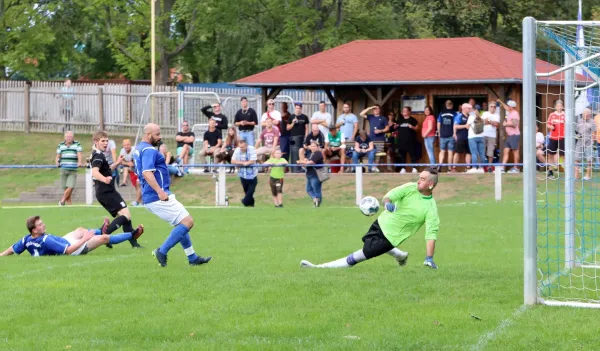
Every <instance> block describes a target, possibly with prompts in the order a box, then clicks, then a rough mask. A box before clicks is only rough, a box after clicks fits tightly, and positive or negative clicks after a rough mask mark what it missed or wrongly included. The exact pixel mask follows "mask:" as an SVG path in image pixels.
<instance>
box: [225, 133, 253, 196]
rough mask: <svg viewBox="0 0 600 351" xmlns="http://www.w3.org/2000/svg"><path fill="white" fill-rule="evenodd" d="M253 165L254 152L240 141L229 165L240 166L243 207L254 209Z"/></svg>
mask: <svg viewBox="0 0 600 351" xmlns="http://www.w3.org/2000/svg"><path fill="white" fill-rule="evenodd" d="M255 163H256V152H255V151H254V147H252V146H249V145H248V143H247V142H246V140H240V146H239V147H238V148H236V149H235V151H234V152H233V156H232V157H231V164H233V165H237V166H240V170H239V171H238V176H239V177H240V182H241V183H242V188H243V189H244V198H243V199H242V205H244V207H254V191H255V190H256V185H257V184H258V180H257V178H256V174H257V169H256V168H255V167H253V165H254V164H255Z"/></svg>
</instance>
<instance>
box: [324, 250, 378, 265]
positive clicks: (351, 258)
mask: <svg viewBox="0 0 600 351" xmlns="http://www.w3.org/2000/svg"><path fill="white" fill-rule="evenodd" d="M366 259H367V258H366V257H365V254H364V253H363V251H362V249H361V250H358V251H356V252H353V253H351V254H350V255H348V257H344V258H340V259H339V260H335V261H332V262H328V263H323V264H319V265H316V266H315V267H317V268H347V267H352V266H354V265H355V264H357V263H360V262H362V261H364V260H366Z"/></svg>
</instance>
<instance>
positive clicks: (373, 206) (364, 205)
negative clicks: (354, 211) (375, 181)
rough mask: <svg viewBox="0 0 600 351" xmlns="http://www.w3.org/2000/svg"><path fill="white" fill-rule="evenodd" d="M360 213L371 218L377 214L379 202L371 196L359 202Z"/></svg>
mask: <svg viewBox="0 0 600 351" xmlns="http://www.w3.org/2000/svg"><path fill="white" fill-rule="evenodd" d="M358 207H359V208H360V212H362V214H364V215H365V216H372V215H374V214H377V212H379V201H377V199H376V198H374V197H373V196H366V197H364V198H363V199H362V200H360V205H358Z"/></svg>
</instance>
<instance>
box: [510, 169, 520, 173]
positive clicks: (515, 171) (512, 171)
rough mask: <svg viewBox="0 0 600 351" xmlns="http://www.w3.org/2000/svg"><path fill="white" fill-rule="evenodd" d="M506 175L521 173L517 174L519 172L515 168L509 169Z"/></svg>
mask: <svg viewBox="0 0 600 351" xmlns="http://www.w3.org/2000/svg"><path fill="white" fill-rule="evenodd" d="M508 173H521V172H519V170H518V169H516V168H511V170H510V171H508Z"/></svg>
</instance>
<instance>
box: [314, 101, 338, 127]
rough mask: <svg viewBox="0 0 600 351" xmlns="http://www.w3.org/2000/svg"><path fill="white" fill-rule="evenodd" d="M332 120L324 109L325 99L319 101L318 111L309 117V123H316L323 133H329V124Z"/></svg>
mask: <svg viewBox="0 0 600 351" xmlns="http://www.w3.org/2000/svg"><path fill="white" fill-rule="evenodd" d="M332 122H333V118H332V117H331V114H330V113H329V112H326V111H325V101H321V102H319V111H316V112H315V113H313V115H312V117H311V118H310V123H311V124H316V125H318V126H319V130H320V131H321V133H323V135H327V133H329V126H331V123H332Z"/></svg>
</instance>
